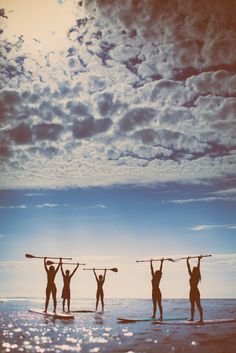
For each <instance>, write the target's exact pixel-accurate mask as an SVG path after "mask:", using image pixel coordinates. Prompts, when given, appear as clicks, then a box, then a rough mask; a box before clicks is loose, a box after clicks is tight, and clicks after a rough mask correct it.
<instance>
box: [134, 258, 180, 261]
mask: <svg viewBox="0 0 236 353" xmlns="http://www.w3.org/2000/svg"><path fill="white" fill-rule="evenodd" d="M161 260H163V261H164V260H168V261H173V262H174V260H173V259H170V258H163V259H150V260H136V262H151V261H161Z"/></svg>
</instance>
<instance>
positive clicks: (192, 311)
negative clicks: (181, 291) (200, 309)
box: [189, 291, 195, 321]
mask: <svg viewBox="0 0 236 353" xmlns="http://www.w3.org/2000/svg"><path fill="white" fill-rule="evenodd" d="M189 299H190V303H191V318H190V321H193V320H194V310H195V295H194V293H193V292H192V291H190V298H189Z"/></svg>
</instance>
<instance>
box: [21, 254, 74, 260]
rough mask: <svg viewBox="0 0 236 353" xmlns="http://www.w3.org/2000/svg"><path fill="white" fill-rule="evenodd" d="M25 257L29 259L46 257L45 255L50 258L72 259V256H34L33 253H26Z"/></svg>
mask: <svg viewBox="0 0 236 353" xmlns="http://www.w3.org/2000/svg"><path fill="white" fill-rule="evenodd" d="M25 257H27V258H28V259H44V257H47V258H50V259H57V260H58V259H63V260H72V257H53V256H34V255H31V254H25Z"/></svg>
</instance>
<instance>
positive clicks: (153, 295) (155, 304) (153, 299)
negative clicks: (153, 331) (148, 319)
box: [152, 293, 157, 319]
mask: <svg viewBox="0 0 236 353" xmlns="http://www.w3.org/2000/svg"><path fill="white" fill-rule="evenodd" d="M152 304H153V314H152V318H153V319H154V318H155V317H156V311H157V297H156V294H155V293H152Z"/></svg>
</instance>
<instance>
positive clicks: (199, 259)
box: [197, 255, 202, 271]
mask: <svg viewBox="0 0 236 353" xmlns="http://www.w3.org/2000/svg"><path fill="white" fill-rule="evenodd" d="M201 258H202V255H200V256H198V262H197V268H198V269H199V271H200V261H201Z"/></svg>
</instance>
